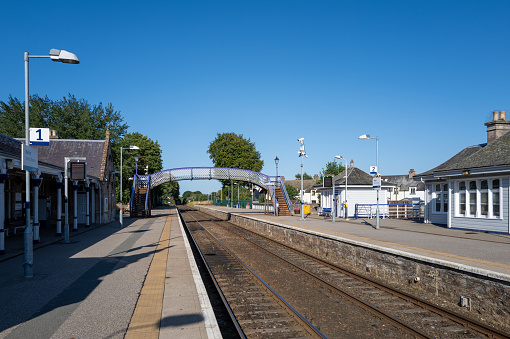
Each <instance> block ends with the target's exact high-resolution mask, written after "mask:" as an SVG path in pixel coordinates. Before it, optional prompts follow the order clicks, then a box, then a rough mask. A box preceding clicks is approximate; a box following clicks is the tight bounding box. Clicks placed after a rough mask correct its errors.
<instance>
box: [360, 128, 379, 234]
mask: <svg viewBox="0 0 510 339" xmlns="http://www.w3.org/2000/svg"><path fill="white" fill-rule="evenodd" d="M358 139H365V140H366V139H375V145H376V146H375V157H376V166H377V168H376V174H375V176H376V177H379V137H375V138H371V137H370V134H363V135H360V136H359V138H358ZM379 191H380V187H379V189H378V190H377V209H376V218H377V221H376V226H375V228H376V229H379Z"/></svg>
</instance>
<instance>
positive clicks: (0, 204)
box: [0, 167, 9, 255]
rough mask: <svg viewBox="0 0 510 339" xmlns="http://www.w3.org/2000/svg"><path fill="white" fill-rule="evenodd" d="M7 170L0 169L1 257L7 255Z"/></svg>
mask: <svg viewBox="0 0 510 339" xmlns="http://www.w3.org/2000/svg"><path fill="white" fill-rule="evenodd" d="M6 171H7V170H6V169H4V168H3V167H0V255H2V254H5V230H4V223H5V189H4V181H5V179H7V178H8V177H9V175H8V174H6V173H5V172H6Z"/></svg>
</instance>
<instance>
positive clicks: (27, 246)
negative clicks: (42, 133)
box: [23, 52, 34, 278]
mask: <svg viewBox="0 0 510 339" xmlns="http://www.w3.org/2000/svg"><path fill="white" fill-rule="evenodd" d="M28 60H29V57H28V52H25V145H27V146H29V145H30V113H29V105H30V103H29V95H28ZM25 214H26V215H25V216H26V227H25V232H24V233H23V242H24V250H23V267H24V273H25V278H32V277H33V276H34V270H33V266H34V232H33V229H32V223H31V222H30V171H28V170H26V171H25Z"/></svg>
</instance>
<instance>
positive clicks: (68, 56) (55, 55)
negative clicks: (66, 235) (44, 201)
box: [23, 48, 80, 278]
mask: <svg viewBox="0 0 510 339" xmlns="http://www.w3.org/2000/svg"><path fill="white" fill-rule="evenodd" d="M24 58H25V145H27V146H30V112H29V106H30V101H29V91H28V61H29V60H30V58H50V59H51V60H53V61H56V62H62V63H65V64H79V63H80V60H78V57H77V56H76V55H75V54H73V53H70V52H68V51H64V50H60V49H54V48H52V49H50V53H49V54H48V55H29V54H28V52H25V56H24ZM25 192H26V194H25V196H26V197H25V201H26V204H25V209H26V210H25V213H26V227H25V232H24V234H23V237H24V238H23V242H24V250H23V267H24V273H25V278H32V277H33V276H34V270H33V265H34V244H33V241H34V230H33V227H32V224H31V222H30V171H29V170H25Z"/></svg>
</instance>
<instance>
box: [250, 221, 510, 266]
mask: <svg viewBox="0 0 510 339" xmlns="http://www.w3.org/2000/svg"><path fill="white" fill-rule="evenodd" d="M258 218H260V219H265V220H268V221H273V222H274V221H275V220H273V219H268V218H263V217H258ZM279 222H280V223H282V222H281V221H279ZM285 224H289V225H293V226H299V227H304V228H309V229H312V230H317V231H323V232H326V233H327V232H330V233H335V234H340V235H343V236H347V237H355V238H359V239H363V240H370V241H376V242H379V243H382V244H386V245H392V246H398V247H403V248H407V249H412V250H417V251H423V252H426V253H430V254H437V255H442V256H445V257H450V258H455V259H460V260H466V261H471V262H476V263H478V264H484V265H488V266H495V267H500V268H505V269H510V265H506V264H500V263H496V262H492V261H486V260H480V259H475V258H468V257H463V256H460V255H456V254H450V253H444V252H438V251H433V250H426V249H424V248H419V247H413V246H408V245H402V244H397V243H393V242H387V241H381V240H375V239H372V238H367V237H361V236H359V235H352V234H348V233H342V232H337V231H332V230H326V229H322V228H316V227H311V226H306V225H302V224H295V223H292V222H285Z"/></svg>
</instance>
